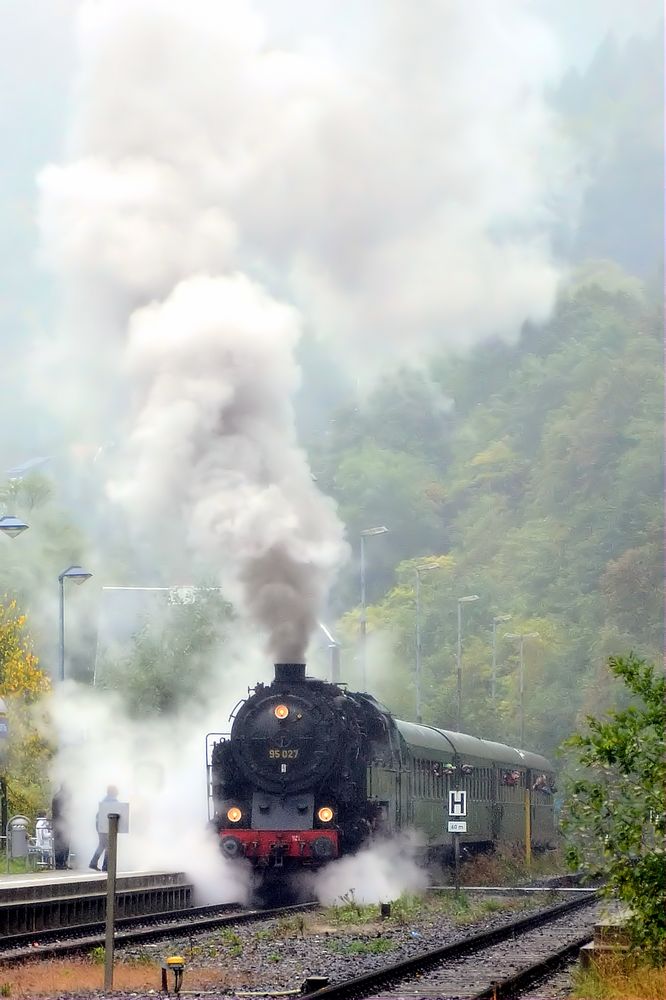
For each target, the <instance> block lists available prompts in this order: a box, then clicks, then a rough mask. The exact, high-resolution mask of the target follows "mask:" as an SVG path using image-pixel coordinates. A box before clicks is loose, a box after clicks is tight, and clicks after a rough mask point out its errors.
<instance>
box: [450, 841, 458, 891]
mask: <svg viewBox="0 0 666 1000" xmlns="http://www.w3.org/2000/svg"><path fill="white" fill-rule="evenodd" d="M452 837H453V885H454V887H455V890H456V892H460V834H459V833H454V834H452Z"/></svg>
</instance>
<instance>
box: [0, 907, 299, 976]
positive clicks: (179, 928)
mask: <svg viewBox="0 0 666 1000" xmlns="http://www.w3.org/2000/svg"><path fill="white" fill-rule="evenodd" d="M229 905H230V904H221V906H217V907H215V906H197V907H194V908H192V909H187V910H173V911H171V912H160V913H147V914H144V915H143V916H133V917H123V918H121V919H119V920H117V921H116V927H117V928H118V929H117V930H116V933H115V935H114V940H115V941H116V943H117V944H132V943H135V942H140V941H150V940H155V939H156V938H160V937H166V936H170V935H173V934H180V933H184V934H191V933H192V932H193V931H205V930H209V929H212V928H215V927H224V926H225V925H228V924H242V923H251V922H253V921H258V920H268V919H270V918H271V917H278V916H283V915H284V914H288V913H300V912H302V911H303V910H311V909H314V908H316V907H317V906H318V905H319V904H318V903H301V904H298V905H296V906H278V907H274V908H272V909H270V910H241V911H240V912H238V913H229V912H228V909H229ZM221 907H224V908H225V910H226V911H227V912H225V913H219V912H218V913H214V912H213V913H211V912H210V911H215V910H218V911H219V910H220V909H221ZM204 911H206V912H204ZM170 918H173V919H170ZM165 920H166V921H168V922H166V923H165V922H164V921H165ZM104 928H105V925H104V922H97V923H94V924H72V925H71V926H69V927H61V928H57V929H54V930H45V931H38V932H33V933H28V934H20V935H12V936H11V938H7V937H5V938H2V939H0V949H1V950H0V965H10V964H12V963H13V962H22V961H25V959H26V958H37V959H42V958H57V957H60V956H63V955H71V954H73V953H76V952H81V951H88V950H89V949H90V948H95V947H97V946H98V945H100V944H103V943H104ZM125 928H126V929H125ZM133 928H134V929H133ZM64 935H69V937H67V938H65V939H64V940H63V938H64ZM72 935H79V936H77V937H73V936H72ZM80 935H83V936H80ZM18 938H20V939H21V940H20V942H18V941H17V944H18V947H11V948H10V947H7V946H6V943H7V942H10V941H14V940H15V939H18ZM54 939H55V940H54ZM25 942H30V944H29V945H26V944H25ZM40 942H43V943H40ZM21 945H23V946H21Z"/></svg>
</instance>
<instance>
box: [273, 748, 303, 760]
mask: <svg viewBox="0 0 666 1000" xmlns="http://www.w3.org/2000/svg"><path fill="white" fill-rule="evenodd" d="M268 756H269V758H270V759H271V760H296V758H297V757H298V750H282V749H281V748H277V747H275V748H272V749H270V750H269V751H268Z"/></svg>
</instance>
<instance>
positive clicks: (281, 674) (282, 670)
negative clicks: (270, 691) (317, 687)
mask: <svg viewBox="0 0 666 1000" xmlns="http://www.w3.org/2000/svg"><path fill="white" fill-rule="evenodd" d="M275 680H276V681H277V683H278V684H302V683H303V681H304V680H305V664H304V663H276V664H275Z"/></svg>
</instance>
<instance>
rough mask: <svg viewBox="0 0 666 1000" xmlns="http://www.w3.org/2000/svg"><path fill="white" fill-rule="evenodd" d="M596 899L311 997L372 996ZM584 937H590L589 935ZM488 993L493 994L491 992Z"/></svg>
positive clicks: (343, 998)
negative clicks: (443, 963)
mask: <svg viewBox="0 0 666 1000" xmlns="http://www.w3.org/2000/svg"><path fill="white" fill-rule="evenodd" d="M595 901H596V897H595V896H590V895H586V896H584V897H583V898H582V899H574V900H570V901H569V902H566V903H560V904H559V905H558V906H553V907H551V908H550V909H548V910H542V911H541V912H540V913H536V914H533V915H531V916H529V917H522V918H521V919H520V920H513V921H511V923H508V924H503V925H502V926H501V927H496V928H494V929H493V930H490V931H482V932H481V933H480V934H473V935H472V936H471V937H467V938H463V940H462V941H455V942H453V944H448V945H444V947H442V948H436V949H435V950H434V951H428V952H424V953H423V954H422V955H415V956H414V957H412V958H408V959H406V960H405V961H403V962H397V963H396V964H394V965H388V966H385V967H384V968H383V969H380V970H379V971H376V972H369V973H366V974H364V975H362V976H357V977H356V978H354V979H348V980H346V981H345V982H343V983H337V984H336V985H334V986H326V987H324V989H321V990H317V991H316V992H315V993H312V994H310V996H311V997H316V998H317V1000H319V998H321V1000H324V998H331V1000H360V998H363V997H368V996H372V995H373V994H374V993H376V991H377V990H378V989H381V988H383V987H386V986H389V985H390V986H394V985H396V984H397V983H399V982H401V981H403V980H405V979H410V978H412V977H413V976H414V975H415V974H416V973H417V972H423V971H425V970H426V969H431V968H433V967H435V966H437V965H440V964H441V963H442V962H444V961H447V960H450V959H454V958H460V957H461V956H462V955H465V954H467V953H470V952H475V951H481V950H482V949H484V948H487V947H489V946H490V945H493V944H499V943H500V942H502V941H505V940H507V939H508V938H511V937H515V936H516V935H518V934H523V933H525V932H527V931H531V930H534V929H535V928H537V927H541V926H543V925H544V924H547V923H550V922H551V921H553V920H557V919H558V918H559V917H562V916H564V915H565V914H567V913H569V912H571V911H572V910H577V909H581V908H582V907H584V906H590V905H591V904H592V903H594V902H595ZM585 940H589V935H588V937H587V938H586V939H585ZM489 995H490V996H491V997H492V992H491V993H490V994H489ZM484 997H485V994H484Z"/></svg>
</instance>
